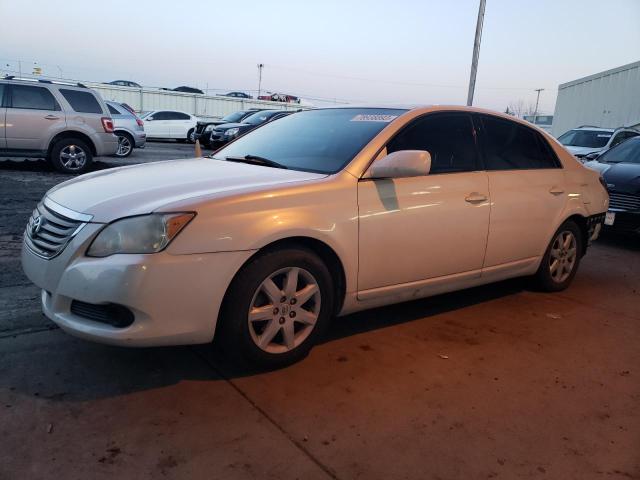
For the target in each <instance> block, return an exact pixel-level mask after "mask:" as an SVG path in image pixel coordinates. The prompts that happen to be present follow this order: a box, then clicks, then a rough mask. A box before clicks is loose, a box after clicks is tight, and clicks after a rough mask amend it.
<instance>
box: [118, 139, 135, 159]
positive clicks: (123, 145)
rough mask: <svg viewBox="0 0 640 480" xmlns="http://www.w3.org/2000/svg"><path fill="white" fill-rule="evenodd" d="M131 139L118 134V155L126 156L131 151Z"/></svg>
mask: <svg viewBox="0 0 640 480" xmlns="http://www.w3.org/2000/svg"><path fill="white" fill-rule="evenodd" d="M131 148H132V145H131V140H129V137H127V136H126V135H118V150H117V151H116V156H118V157H126V156H127V155H129V153H130V152H131Z"/></svg>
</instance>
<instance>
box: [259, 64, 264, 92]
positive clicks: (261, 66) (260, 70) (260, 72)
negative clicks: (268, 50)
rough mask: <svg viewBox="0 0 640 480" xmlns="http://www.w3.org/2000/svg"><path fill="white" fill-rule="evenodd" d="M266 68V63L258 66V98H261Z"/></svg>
mask: <svg viewBox="0 0 640 480" xmlns="http://www.w3.org/2000/svg"><path fill="white" fill-rule="evenodd" d="M263 68H264V63H259V64H258V97H259V96H260V91H261V89H262V69H263Z"/></svg>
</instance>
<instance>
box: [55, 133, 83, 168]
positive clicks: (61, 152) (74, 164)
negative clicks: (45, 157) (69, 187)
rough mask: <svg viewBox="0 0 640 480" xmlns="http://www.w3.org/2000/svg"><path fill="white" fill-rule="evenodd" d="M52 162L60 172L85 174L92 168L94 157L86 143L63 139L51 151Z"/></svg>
mask: <svg viewBox="0 0 640 480" xmlns="http://www.w3.org/2000/svg"><path fill="white" fill-rule="evenodd" d="M50 160H51V163H52V164H53V166H54V167H55V169H56V170H58V171H60V172H64V173H84V172H86V171H87V170H88V169H89V167H90V166H91V163H92V162H93V155H92V153H91V149H90V148H89V146H88V145H87V144H86V143H85V142H84V141H82V140H80V139H78V138H63V139H62V140H58V141H57V142H56V143H55V145H54V146H53V148H52V149H51V155H50Z"/></svg>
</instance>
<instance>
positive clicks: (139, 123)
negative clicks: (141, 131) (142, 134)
mask: <svg viewBox="0 0 640 480" xmlns="http://www.w3.org/2000/svg"><path fill="white" fill-rule="evenodd" d="M136 123H137V124H138V126H139V127H144V122H143V121H142V120H140V119H139V118H138V117H136Z"/></svg>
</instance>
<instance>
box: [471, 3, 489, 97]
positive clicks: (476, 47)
mask: <svg viewBox="0 0 640 480" xmlns="http://www.w3.org/2000/svg"><path fill="white" fill-rule="evenodd" d="M486 3H487V0H480V7H479V8H478V21H477V23H476V37H475V39H474V41H473V57H472V58H471V75H470V76H469V94H468V95H467V105H468V106H471V105H473V93H474V91H475V89H476V73H478V57H479V56H480V40H481V39H482V24H483V22H484V7H485V5H486Z"/></svg>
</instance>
